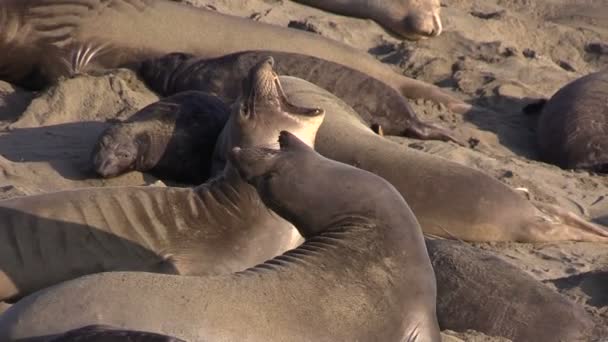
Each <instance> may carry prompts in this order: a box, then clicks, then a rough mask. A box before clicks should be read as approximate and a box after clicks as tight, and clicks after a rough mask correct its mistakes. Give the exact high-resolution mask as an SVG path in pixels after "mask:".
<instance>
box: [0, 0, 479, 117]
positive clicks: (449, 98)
mask: <svg viewBox="0 0 608 342" xmlns="http://www.w3.org/2000/svg"><path fill="white" fill-rule="evenodd" d="M0 27H2V28H3V30H2V31H1V32H0V50H1V51H3V52H4V53H2V55H0V79H4V80H7V81H10V82H12V83H15V84H18V85H20V86H24V87H28V88H36V86H38V87H40V86H44V85H48V84H49V83H50V82H55V81H56V80H57V78H58V77H60V76H69V75H73V74H78V73H82V72H94V71H97V70H103V69H107V68H115V67H118V66H127V65H129V64H131V63H136V62H140V61H142V60H145V59H149V58H152V57H158V56H161V55H164V54H167V53H171V52H175V51H182V52H186V53H192V54H194V55H197V56H200V57H205V58H214V57H220V56H223V55H226V54H230V53H235V52H238V51H247V50H275V51H283V52H296V53H297V52H302V51H306V54H307V55H311V56H315V57H318V58H323V59H325V60H328V61H331V62H335V63H339V64H342V65H345V66H349V67H351V68H353V69H356V70H359V71H361V72H364V73H366V74H368V75H370V76H372V77H374V78H376V79H380V80H383V81H384V82H386V83H387V84H388V85H390V86H391V87H393V88H395V89H397V90H398V91H400V92H401V93H402V94H403V95H405V96H407V97H411V98H425V99H428V100H432V101H435V102H439V103H443V104H445V105H446V106H447V107H448V108H450V109H451V110H454V111H456V112H459V113H464V112H466V111H468V110H470V109H471V108H472V106H471V105H469V104H467V103H465V102H463V101H461V100H459V99H458V98H456V97H455V96H453V95H451V94H449V93H447V92H444V91H442V90H441V89H440V88H438V87H437V86H434V85H431V84H426V83H424V82H421V81H417V80H414V79H411V78H408V77H405V76H402V75H399V74H397V73H395V72H394V71H393V70H392V69H391V68H390V67H389V66H387V65H384V64H383V63H381V62H380V61H378V60H376V59H375V58H374V57H372V56H371V55H369V54H367V53H366V52H364V51H361V50H358V49H355V48H353V47H350V46H348V45H346V44H342V43H338V42H336V41H333V40H330V39H327V38H324V37H321V36H319V35H316V34H312V33H310V32H304V31H300V30H295V29H290V28H283V27H279V26H275V25H269V24H264V23H259V22H255V21H253V20H249V19H246V18H238V17H234V16H229V15H224V14H220V13H217V12H215V11H211V10H206V9H199V8H194V7H192V6H188V5H184V4H180V3H177V2H174V1H166V0H104V1H99V0H66V1H61V2H57V1H56V0H5V1H2V3H0ZM5 27H6V28H7V29H6V30H5V29H4V28H5ZM6 51H8V52H6Z"/></svg>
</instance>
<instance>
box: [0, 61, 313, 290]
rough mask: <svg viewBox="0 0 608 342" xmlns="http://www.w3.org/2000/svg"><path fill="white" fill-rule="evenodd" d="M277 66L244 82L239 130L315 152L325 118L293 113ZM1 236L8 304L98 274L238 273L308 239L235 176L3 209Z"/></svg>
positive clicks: (296, 109)
mask: <svg viewBox="0 0 608 342" xmlns="http://www.w3.org/2000/svg"><path fill="white" fill-rule="evenodd" d="M270 63H271V60H265V61H262V62H261V63H260V64H259V65H257V66H256V67H254V68H252V70H251V72H250V75H249V77H248V78H247V79H246V80H245V81H244V82H242V85H243V95H242V96H241V100H239V101H238V102H237V103H236V104H235V105H234V106H233V111H232V114H231V119H230V121H231V122H232V123H233V124H231V127H232V128H233V129H235V130H237V131H239V130H240V131H243V130H245V129H246V128H247V129H249V127H264V129H271V128H272V126H269V124H271V125H275V126H277V127H290V128H292V129H294V131H298V132H299V133H300V134H302V135H303V136H305V137H306V138H307V139H308V143H309V144H310V145H312V144H314V136H315V134H316V131H317V129H318V128H319V125H320V124H321V122H322V120H323V116H324V111H323V110H320V109H318V108H316V107H312V108H309V107H301V106H297V105H294V104H292V103H291V102H290V101H289V100H288V99H287V98H286V97H285V96H284V93H283V92H282V90H281V89H280V85H279V83H278V81H277V76H276V75H275V74H274V73H273V72H272V67H271V65H270ZM258 111H263V115H262V114H261V113H260V112H258ZM267 120H269V121H267ZM277 134H278V131H277ZM243 137H246V138H243V139H239V140H233V141H236V142H238V143H239V144H243V146H245V145H247V144H251V145H258V144H259V145H265V146H270V145H273V144H275V143H276V135H275V137H274V138H273V137H271V136H268V135H263V134H259V135H256V134H246V135H243ZM218 158H220V159H225V158H222V157H221V156H218ZM260 229H261V230H260ZM0 236H4V237H5V238H2V239H0V300H5V299H8V298H13V297H20V296H23V295H26V294H28V293H31V292H32V291H35V290H38V289H41V288H43V287H46V286H50V285H53V284H56V283H59V282H61V281H64V280H67V279H72V278H75V277H77V276H80V275H83V274H89V273H93V272H102V271H113V270H140V271H148V272H162V273H179V274H196V275H200V274H219V273H230V272H236V271H240V270H243V269H245V268H247V267H250V266H253V265H255V264H256V263H260V262H263V261H265V260H267V259H269V258H272V257H274V256H276V255H278V254H280V253H281V252H283V251H285V250H287V249H290V248H293V247H295V246H297V244H298V243H299V242H300V239H301V237H300V235H299V234H298V233H297V231H296V230H295V229H294V228H293V226H292V225H291V224H290V223H289V222H287V221H285V220H284V219H282V218H280V217H278V216H277V215H276V214H275V213H273V212H272V211H271V210H269V209H268V208H267V207H266V206H265V205H264V204H263V203H262V202H261V200H260V198H259V196H258V195H257V192H256V191H255V188H253V187H252V186H250V185H249V184H247V183H245V182H244V181H243V180H242V179H241V178H240V177H239V176H238V174H236V172H235V171H234V169H232V168H230V167H229V168H227V169H226V170H225V172H224V173H223V174H222V175H220V176H219V177H217V178H215V179H213V180H211V181H209V182H208V183H205V184H203V185H200V186H198V187H196V188H194V189H184V188H157V187H113V188H112V187H108V188H89V189H80V190H74V191H65V192H58V193H49V194H44V195H38V196H29V197H22V198H16V199H11V200H7V201H3V202H0Z"/></svg>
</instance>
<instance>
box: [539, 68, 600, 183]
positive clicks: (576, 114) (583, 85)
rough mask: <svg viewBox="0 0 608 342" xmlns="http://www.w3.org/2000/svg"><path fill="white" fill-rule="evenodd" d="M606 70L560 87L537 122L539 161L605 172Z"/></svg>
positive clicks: (545, 106)
mask: <svg viewBox="0 0 608 342" xmlns="http://www.w3.org/2000/svg"><path fill="white" fill-rule="evenodd" d="M607 98H608V70H603V71H599V72H596V73H592V74H589V75H587V76H583V77H581V78H579V79H577V80H575V81H573V82H571V83H568V84H567V85H565V86H564V87H563V88H561V89H560V90H559V91H558V92H557V93H555V95H553V97H551V99H550V100H549V101H548V102H547V103H546V104H545V105H544V108H543V110H542V112H541V114H540V118H539V120H538V129H537V134H538V145H539V148H540V155H541V158H542V159H543V160H544V161H546V162H548V163H552V164H555V165H558V166H559V167H561V168H564V169H585V170H589V171H593V172H601V173H608V101H607V100H606V99H607Z"/></svg>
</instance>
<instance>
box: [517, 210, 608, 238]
mask: <svg viewBox="0 0 608 342" xmlns="http://www.w3.org/2000/svg"><path fill="white" fill-rule="evenodd" d="M534 205H535V206H536V208H537V209H538V210H539V211H540V212H541V213H540V215H538V216H537V218H539V219H540V221H536V222H530V223H529V224H528V225H527V229H528V232H529V234H530V236H533V237H537V239H535V240H536V241H588V242H604V243H608V229H606V228H603V227H602V226H599V225H597V224H594V223H591V222H589V221H587V220H585V219H583V218H582V217H580V216H578V215H576V214H575V213H573V212H571V211H569V210H566V209H563V208H560V207H558V206H555V205H551V204H545V203H540V202H535V203H534Z"/></svg>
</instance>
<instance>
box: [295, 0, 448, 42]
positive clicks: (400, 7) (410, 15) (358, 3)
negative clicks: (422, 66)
mask: <svg viewBox="0 0 608 342" xmlns="http://www.w3.org/2000/svg"><path fill="white" fill-rule="evenodd" d="M295 1H296V2H300V3H303V4H306V5H309V6H314V7H318V8H321V9H324V10H327V11H331V12H334V13H338V14H343V15H348V16H352V17H359V18H364V19H372V20H374V21H376V22H377V23H378V24H380V25H382V26H383V27H385V28H387V29H388V30H390V31H391V32H393V33H395V34H398V35H399V36H401V37H403V38H406V39H410V40H418V39H421V38H428V37H436V36H438V35H440V34H441V31H442V25H441V17H440V13H441V3H440V1H439V0H295Z"/></svg>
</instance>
